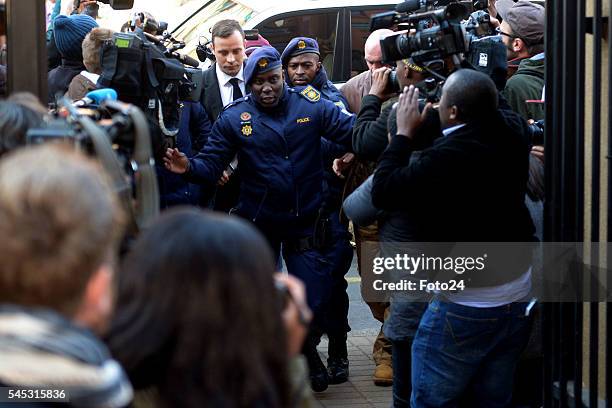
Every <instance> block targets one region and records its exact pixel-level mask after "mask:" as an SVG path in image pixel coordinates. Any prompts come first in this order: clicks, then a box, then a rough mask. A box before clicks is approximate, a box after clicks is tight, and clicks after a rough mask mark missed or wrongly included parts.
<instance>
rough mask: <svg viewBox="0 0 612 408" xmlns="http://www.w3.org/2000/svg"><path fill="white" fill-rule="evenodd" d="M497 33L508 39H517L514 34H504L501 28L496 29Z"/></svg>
mask: <svg viewBox="0 0 612 408" xmlns="http://www.w3.org/2000/svg"><path fill="white" fill-rule="evenodd" d="M495 32H496V33H497V34H499V35H505V36H506V37H509V38H516V36H514V35H512V34H508V33H504V32H503V31H502V30H501V27H495Z"/></svg>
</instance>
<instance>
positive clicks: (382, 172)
mask: <svg viewBox="0 0 612 408" xmlns="http://www.w3.org/2000/svg"><path fill="white" fill-rule="evenodd" d="M506 105H507V104H506V103H504V104H503V105H502V104H501V103H498V95H497V90H496V88H495V84H494V83H493V81H492V80H491V79H490V78H489V77H487V76H486V75H484V74H482V73H480V72H477V71H474V70H459V71H456V72H455V73H453V74H452V75H451V76H450V77H449V78H448V80H447V81H446V83H445V84H444V88H443V91H442V98H441V100H440V105H439V109H438V113H439V117H440V124H441V128H442V129H443V130H442V133H443V134H441V135H439V137H437V139H436V140H435V141H434V143H433V145H431V146H430V147H428V148H425V149H423V150H421V152H420V154H419V155H418V157H415V156H414V155H413V152H415V150H417V149H419V147H418V146H419V144H422V142H423V138H426V137H431V136H433V135H432V131H433V130H432V127H431V126H429V125H428V123H427V122H426V121H425V118H426V116H427V114H428V111H429V110H430V109H431V105H429V104H428V105H427V106H426V107H425V108H424V109H423V110H422V111H421V109H420V103H419V91H418V89H416V88H415V87H413V86H410V87H409V88H407V89H405V91H404V92H403V93H402V95H401V96H400V98H399V102H398V107H397V132H396V134H395V135H394V136H393V138H392V140H391V143H390V145H389V148H388V149H387V150H386V151H385V153H383V155H382V157H381V160H380V162H379V165H378V168H377V170H376V172H375V173H374V179H373V186H372V202H373V204H374V205H375V206H376V207H377V208H379V209H381V210H385V211H397V212H401V213H403V214H406V215H409V216H412V217H414V218H415V219H418V222H419V225H418V231H417V232H416V233H415V236H416V237H415V238H418V239H415V242H445V243H450V242H452V243H476V242H478V243H487V242H496V243H499V242H515V243H518V242H533V241H534V239H535V238H534V226H533V222H532V220H531V217H530V215H529V212H528V210H527V207H526V205H525V201H524V197H525V193H526V191H527V178H528V170H529V142H528V133H527V132H528V131H527V125H526V122H525V121H524V120H522V119H521V117H520V116H519V115H518V114H517V113H515V112H513V111H511V110H510V109H509V107H506ZM493 129H494V130H493ZM438 132H439V131H438ZM407 163H409V164H407ZM479 245H482V244H479ZM483 247H484V246H483ZM512 249H513V247H512V246H505V247H504V253H505V254H506V255H505V257H506V258H507V254H508V251H510V250H512ZM485 251H486V250H485ZM424 252H425V256H428V254H427V251H426V250H424ZM485 253H486V252H485ZM455 256H457V255H455ZM485 257H486V256H485ZM489 261H491V259H489V260H487V262H489ZM457 276H458V275H457ZM422 278H429V277H428V275H427V274H424V275H422V276H419V277H418V279H422ZM462 279H463V277H462ZM465 279H466V280H465V289H464V290H457V291H452V292H450V291H446V292H440V291H438V292H436V293H435V294H434V298H433V299H432V301H431V302H430V303H429V305H428V307H427V310H426V311H425V314H424V315H423V317H422V319H421V321H420V324H419V326H418V330H417V332H416V336H415V337H414V341H413V343H412V354H411V358H412V366H411V369H412V373H411V376H412V396H411V398H410V401H407V400H405V399H404V400H401V401H397V400H396V401H394V406H395V407H408V406H410V407H412V408H422V407H454V406H458V405H459V401H465V398H466V397H468V398H469V397H471V396H477V400H474V401H470V404H469V406H471V407H472V406H473V407H506V406H509V405H510V402H511V398H512V383H513V375H514V371H515V367H516V363H517V361H518V358H519V355H520V354H521V352H522V351H523V350H524V348H525V347H526V345H527V342H528V340H529V335H530V331H531V322H532V319H531V317H530V310H531V308H532V307H533V304H532V303H531V302H529V299H530V291H531V258H530V257H529V256H523V257H513V260H512V262H511V265H507V267H506V268H503V269H500V268H499V265H496V267H495V268H489V265H486V266H485V268H484V270H483V271H482V272H481V273H475V274H472V275H468V276H467V277H465ZM393 313H394V310H393V307H392V309H391V316H390V317H389V320H392V319H394V316H393ZM393 354H394V358H395V357H396V350H395V348H394V349H393ZM408 356H410V354H408ZM433 384H435V386H432V385H433ZM394 397H395V396H394Z"/></svg>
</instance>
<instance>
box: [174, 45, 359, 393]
mask: <svg viewBox="0 0 612 408" xmlns="http://www.w3.org/2000/svg"><path fill="white" fill-rule="evenodd" d="M244 75H245V81H246V83H247V84H248V85H250V87H251V94H249V95H247V96H246V97H244V98H242V99H239V100H237V101H235V102H233V103H232V104H230V105H228V106H227V107H226V108H225V109H224V111H223V112H222V113H221V114H220V116H219V118H218V119H217V121H216V122H215V123H214V126H213V129H212V133H211V136H210V137H209V139H208V141H207V144H206V145H205V147H204V149H203V150H202V151H201V152H200V153H199V154H198V155H197V156H195V157H194V158H191V159H189V158H187V156H185V155H184V154H183V153H181V152H179V151H178V150H177V149H169V150H168V151H167V152H166V157H165V165H166V168H167V169H168V170H170V171H172V172H175V173H180V174H184V175H185V177H186V178H187V179H188V180H192V181H196V182H199V183H208V184H214V183H216V182H217V180H219V178H220V177H221V174H222V173H223V170H224V169H225V168H226V167H227V165H228V164H229V163H230V162H231V160H232V159H233V158H234V156H235V155H238V160H239V162H240V166H241V169H242V175H243V177H242V182H241V188H240V198H239V201H238V205H237V207H236V209H235V210H234V213H235V214H237V215H240V216H242V217H244V218H247V219H249V220H251V221H252V222H253V223H255V224H256V226H257V227H258V228H259V229H260V231H262V233H263V234H264V235H265V236H266V238H267V239H268V241H269V242H270V245H271V246H272V248H273V249H274V250H275V252H276V253H277V254H278V253H280V251H281V247H282V256H283V259H284V261H285V263H286V265H287V270H288V271H289V273H291V274H292V275H295V276H297V277H298V278H300V279H301V280H302V281H304V283H305V284H306V289H307V297H308V304H309V306H310V307H311V309H312V310H313V314H314V320H313V328H312V329H311V332H313V333H312V334H310V335H309V337H308V339H307V341H306V344H305V346H304V353H305V355H306V357H307V359H308V362H309V366H310V368H311V385H312V387H313V390H315V391H323V390H324V389H326V388H327V384H328V378H327V373H326V371H325V366H324V365H323V363H322V362H321V360H320V359H319V357H318V353H317V351H316V340H315V339H316V338H318V333H317V332H316V327H317V326H319V327H320V326H321V325H322V323H323V321H322V320H323V313H324V311H325V303H326V302H327V301H328V300H329V296H330V290H331V284H332V283H331V265H330V263H329V262H328V261H327V260H326V258H325V256H324V251H325V250H326V248H328V247H329V245H330V243H329V242H330V241H331V237H330V234H329V226H328V225H326V224H325V223H324V222H320V220H321V217H320V216H319V215H320V212H321V207H322V204H323V192H322V190H323V188H322V185H323V164H322V161H321V137H325V138H328V139H330V140H332V141H333V142H335V143H339V144H342V145H344V146H346V147H347V148H350V146H351V138H352V130H353V124H354V120H355V119H354V117H353V116H352V115H350V114H347V113H345V112H343V111H342V110H341V109H339V108H338V107H337V106H335V105H334V104H333V103H331V102H329V101H327V100H325V99H323V98H321V94H320V93H319V92H318V91H317V90H316V89H314V88H313V87H311V86H307V87H297V88H290V87H288V86H287V85H286V84H285V81H284V75H283V71H282V66H281V60H280V54H279V53H278V51H276V50H275V49H274V48H272V47H262V48H259V49H257V50H256V51H255V52H253V54H252V55H251V56H250V58H249V60H248V62H247V65H246V67H245V72H244ZM321 367H322V370H321Z"/></svg>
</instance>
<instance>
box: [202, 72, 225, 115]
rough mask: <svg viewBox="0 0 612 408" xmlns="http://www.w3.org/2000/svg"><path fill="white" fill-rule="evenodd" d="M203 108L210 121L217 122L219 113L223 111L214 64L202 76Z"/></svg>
mask: <svg viewBox="0 0 612 408" xmlns="http://www.w3.org/2000/svg"><path fill="white" fill-rule="evenodd" d="M204 82H205V86H204V108H205V109H206V112H208V115H209V116H210V119H211V121H215V120H217V117H218V116H219V113H221V111H222V110H223V100H222V99H221V89H220V88H219V80H218V79H217V72H216V64H213V65H211V66H210V68H208V70H207V71H206V75H204Z"/></svg>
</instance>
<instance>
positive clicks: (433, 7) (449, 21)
mask: <svg viewBox="0 0 612 408" xmlns="http://www.w3.org/2000/svg"><path fill="white" fill-rule="evenodd" d="M488 6H489V2H488V0H469V1H463V0H406V1H404V2H402V3H400V4H398V5H397V7H396V9H395V11H391V12H385V13H380V14H376V15H374V16H373V17H372V20H371V23H370V30H371V31H374V30H378V29H381V28H390V29H393V30H394V31H396V33H394V34H392V35H389V36H386V37H384V38H383V39H381V41H380V43H381V49H382V60H383V62H385V63H387V64H394V63H395V62H396V61H399V60H405V59H410V60H411V61H412V62H413V63H415V64H417V65H419V66H421V67H422V68H423V69H424V70H425V71H427V73H428V74H429V75H430V77H429V78H428V79H427V81H426V83H423V84H421V85H422V86H421V88H423V90H424V91H426V94H427V95H428V99H429V100H430V101H432V102H435V101H437V99H438V98H439V96H440V93H441V89H442V85H443V83H444V80H445V79H446V76H447V75H449V74H450V73H451V72H452V71H453V69H454V68H453V67H455V68H459V67H464V68H467V67H470V68H474V69H477V70H479V71H481V72H483V73H485V74H487V75H489V76H490V77H491V78H492V79H493V81H494V82H495V83H496V86H497V87H498V89H503V88H504V86H505V82H506V76H507V61H506V47H505V45H504V44H503V42H502V41H501V37H500V36H499V35H497V33H496V32H495V27H494V25H493V24H492V21H491V17H490V15H489V14H488V12H487V11H488V10H487V9H488ZM430 66H434V67H442V69H430ZM396 82H397V81H396ZM392 88H393V89H395V90H396V91H398V89H397V84H394V85H393V86H392Z"/></svg>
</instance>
